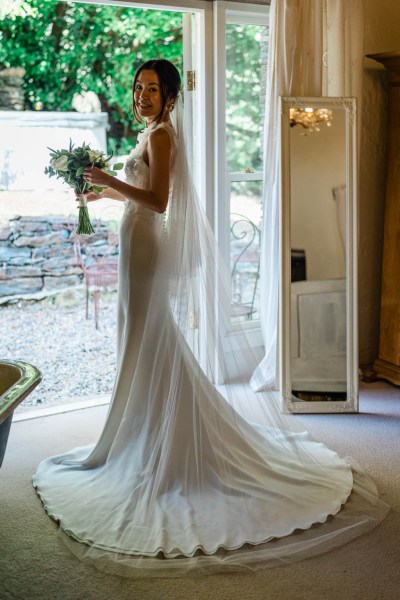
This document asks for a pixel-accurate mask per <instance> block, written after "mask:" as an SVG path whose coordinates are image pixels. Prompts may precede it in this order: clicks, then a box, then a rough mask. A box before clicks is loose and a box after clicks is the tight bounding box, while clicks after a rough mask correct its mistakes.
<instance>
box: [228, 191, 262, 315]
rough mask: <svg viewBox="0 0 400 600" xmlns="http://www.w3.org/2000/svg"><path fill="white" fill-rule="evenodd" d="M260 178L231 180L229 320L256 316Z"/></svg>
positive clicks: (257, 301)
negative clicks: (230, 291)
mask: <svg viewBox="0 0 400 600" xmlns="http://www.w3.org/2000/svg"><path fill="white" fill-rule="evenodd" d="M261 189H262V181H235V182H232V183H231V190H230V192H231V194H230V198H231V202H230V259H231V276H232V311H231V316H232V320H233V321H235V320H254V319H259V318H260V315H259V305H260V289H259V288H260V286H259V271H260V241H261V240H260V232H261V219H262V206H261Z"/></svg>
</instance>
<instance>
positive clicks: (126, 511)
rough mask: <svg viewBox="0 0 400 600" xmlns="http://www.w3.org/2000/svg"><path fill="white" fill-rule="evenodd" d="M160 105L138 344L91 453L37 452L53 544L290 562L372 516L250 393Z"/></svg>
mask: <svg viewBox="0 0 400 600" xmlns="http://www.w3.org/2000/svg"><path fill="white" fill-rule="evenodd" d="M173 115H174V117H175V123H174V128H175V131H176V150H175V159H174V164H173V174H172V181H171V190H170V199H169V206H168V210H167V213H166V215H165V216H164V217H161V218H160V224H159V238H158V240H157V244H158V252H157V253H156V256H155V258H154V261H153V263H152V264H153V267H152V270H151V272H149V273H148V272H146V273H144V274H142V275H143V276H142V279H141V284H140V285H141V286H142V293H143V294H147V302H146V303H147V310H146V312H145V313H144V316H142V315H141V314H139V315H135V319H136V320H135V325H134V326H135V327H140V332H141V333H140V335H141V344H140V347H137V348H130V349H128V350H129V351H126V352H125V353H122V356H123V357H124V358H123V360H119V361H118V367H117V369H118V373H117V382H119V383H117V387H118V385H119V386H120V387H123V388H124V389H122V390H121V389H115V390H114V394H113V395H114V403H116V398H117V397H118V394H120V395H121V396H122V395H123V396H124V398H125V397H126V398H127V400H126V401H124V402H123V403H122V404H121V405H120V406H119V407H118V406H114V407H113V406H111V407H110V412H109V416H108V420H107V423H106V426H105V429H104V431H103V434H102V436H101V438H100V441H99V443H98V445H97V446H96V447H95V448H94V449H89V450H87V451H86V450H85V449H77V450H76V451H72V452H71V453H70V454H69V455H64V456H62V457H59V458H58V459H57V460H55V461H53V463H57V464H56V467H55V478H56V479H55V481H56V483H57V484H59V486H60V487H59V488H57V490H59V491H58V492H57V493H59V495H60V498H61V496H63V497H64V496H65V495H67V496H68V500H69V503H70V504H72V505H74V504H75V506H74V508H73V510H74V511H75V513H76V514H74V516H73V522H74V525H73V526H72V525H71V524H70V522H69V521H68V519H67V518H66V517H65V519H64V516H63V514H61V512H60V511H59V512H57V511H56V510H53V511H51V509H49V512H50V514H52V516H53V518H55V519H56V520H58V521H59V522H60V534H61V535H62V537H63V541H64V542H65V543H66V544H67V545H68V547H69V548H70V549H71V551H72V552H73V553H74V554H75V555H76V556H78V557H79V558H81V559H82V560H85V561H87V562H92V563H93V564H94V565H95V566H96V567H98V568H101V569H103V570H106V571H108V572H111V573H116V574H122V575H132V576H139V575H146V576H149V575H154V576H174V575H182V574H184V573H187V572H190V573H192V572H203V571H206V572H214V571H219V570H223V569H228V570H229V569H245V570H249V569H259V568H265V567H267V566H274V565H277V564H282V563H287V562H292V561H295V560H299V559H302V558H305V557H308V556H312V555H314V554H318V553H320V552H324V551H326V550H329V549H331V548H334V547H336V546H338V545H341V544H343V543H345V542H347V541H349V540H351V539H352V538H354V537H356V536H358V535H360V534H361V533H364V532H366V531H368V530H370V529H371V528H372V527H374V526H375V525H376V524H377V523H379V522H380V521H381V520H382V519H383V518H384V516H385V514H386V512H387V507H386V505H385V503H384V502H382V501H381V500H380V499H379V498H378V494H377V490H376V487H375V485H374V483H373V482H372V481H371V480H370V479H369V478H368V477H367V475H365V474H363V473H362V472H361V470H360V469H359V468H358V467H357V466H356V465H355V464H354V463H353V462H351V460H350V459H348V458H340V457H339V456H338V455H337V454H336V453H335V452H333V451H331V450H329V449H328V448H327V447H326V446H324V445H323V444H321V443H319V442H316V441H314V440H312V439H311V438H310V436H309V434H308V433H307V432H305V431H304V430H303V428H302V426H301V425H300V423H299V422H298V420H297V418H296V417H293V416H290V415H287V414H283V412H282V410H281V406H280V403H279V401H278V398H277V395H276V393H275V392H268V391H263V392H258V393H257V392H254V391H253V390H252V389H251V387H250V385H249V383H248V382H249V379H250V376H251V373H252V371H253V370H254V368H255V366H256V365H257V363H258V359H259V357H258V356H255V355H254V351H253V349H252V344H251V339H250V338H249V332H248V331H247V330H246V329H245V328H244V327H242V326H241V324H240V323H235V325H234V326H233V325H232V324H231V319H230V305H231V289H230V285H231V283H230V275H229V272H228V269H227V267H226V265H225V264H224V260H223V258H222V257H221V256H220V253H219V250H218V246H217V243H216V240H215V237H214V235H213V232H212V230H211V227H210V225H209V224H208V222H207V219H206V217H205V214H204V212H203V210H202V208H201V206H200V204H199V200H198V197H197V195H196V191H195V188H194V185H193V181H192V178H191V174H190V170H189V168H188V164H187V159H186V154H185V146H184V138H183V131H182V107H181V101H180V100H178V102H177V103H176V107H175V109H174V111H173ZM132 243H136V244H140V239H132ZM137 268H138V269H139V270H140V260H139V262H138V265H137ZM120 343H121V344H122V345H123V343H124V340H123V339H122V340H121V342H120ZM120 351H121V349H120ZM129 361H132V373H133V376H132V378H131V380H130V381H129V384H127V383H126V381H125V380H124V381H125V383H124V385H122V383H121V377H119V375H120V372H121V371H122V370H123V369H128V370H129V369H130V366H129V364H126V363H129ZM110 431H112V435H111V436H110V435H109V432H110ZM108 438H109V439H110V441H109V442H107V443H106V441H105V440H107V439H108ZM85 452H86V454H85ZM82 456H83V458H81V457H82ZM57 469H60V471H57ZM58 476H59V479H57V477H58ZM69 476H70V477H71V479H70V481H68V477H69ZM64 481H66V483H65V485H64ZM63 486H64V487H63ZM39 493H40V492H39ZM44 502H45V505H46V501H45V500H44ZM60 502H61V500H60ZM46 507H47V506H46Z"/></svg>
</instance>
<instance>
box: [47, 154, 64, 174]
mask: <svg viewBox="0 0 400 600" xmlns="http://www.w3.org/2000/svg"><path fill="white" fill-rule="evenodd" d="M50 164H51V166H52V167H53V168H54V169H55V170H56V171H68V156H65V155H64V156H60V157H59V158H54V159H52V160H51V161H50Z"/></svg>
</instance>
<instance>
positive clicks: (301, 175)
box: [279, 97, 358, 413]
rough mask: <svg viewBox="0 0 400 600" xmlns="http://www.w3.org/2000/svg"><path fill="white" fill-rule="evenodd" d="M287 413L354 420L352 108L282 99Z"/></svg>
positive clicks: (330, 101)
mask: <svg viewBox="0 0 400 600" xmlns="http://www.w3.org/2000/svg"><path fill="white" fill-rule="evenodd" d="M281 143H282V163H281V165H282V168H281V175H282V201H281V232H280V234H281V235H280V240H281V272H280V315H279V321H280V365H281V390H282V401H283V408H284V410H286V411H287V410H289V411H290V412H292V413H320V412H324V413H325V412H357V411H358V343H357V196H356V163H357V160H356V101H355V99H354V98H332V97H330V98H328V97H326V98H299V97H297V98H292V97H282V98H281Z"/></svg>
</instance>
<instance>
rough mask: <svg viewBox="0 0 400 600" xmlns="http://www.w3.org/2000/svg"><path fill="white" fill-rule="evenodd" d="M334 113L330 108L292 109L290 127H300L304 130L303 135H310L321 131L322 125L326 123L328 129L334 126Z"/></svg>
mask: <svg viewBox="0 0 400 600" xmlns="http://www.w3.org/2000/svg"><path fill="white" fill-rule="evenodd" d="M332 118H333V116H332V111H331V110H330V109H329V108H316V109H314V108H311V107H306V108H291V109H290V127H295V126H296V125H300V126H301V127H303V128H304V132H303V133H302V135H310V134H311V133H316V132H318V131H320V127H319V126H320V125H321V124H323V123H325V124H326V126H327V127H331V125H332Z"/></svg>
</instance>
